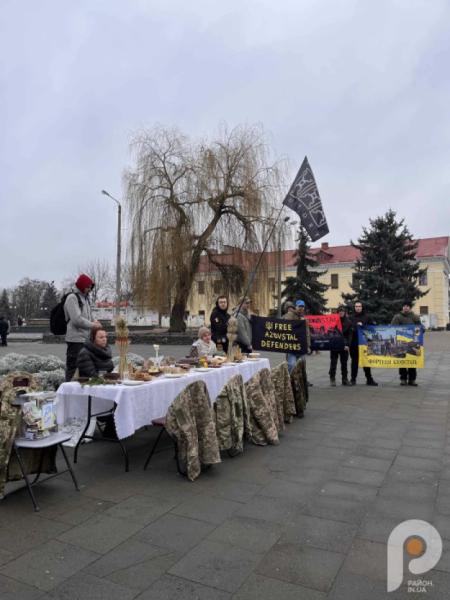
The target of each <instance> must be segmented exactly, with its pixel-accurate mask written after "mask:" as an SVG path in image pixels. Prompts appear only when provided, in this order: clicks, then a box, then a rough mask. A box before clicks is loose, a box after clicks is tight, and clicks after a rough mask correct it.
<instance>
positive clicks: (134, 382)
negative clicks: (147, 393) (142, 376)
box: [122, 379, 145, 385]
mask: <svg viewBox="0 0 450 600" xmlns="http://www.w3.org/2000/svg"><path fill="white" fill-rule="evenodd" d="M122 383H123V385H143V384H144V383H145V381H138V380H137V379H124V380H123V381H122Z"/></svg>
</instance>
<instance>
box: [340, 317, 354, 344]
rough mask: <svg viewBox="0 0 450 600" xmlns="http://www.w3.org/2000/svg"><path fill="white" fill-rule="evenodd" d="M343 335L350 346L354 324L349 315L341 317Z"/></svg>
mask: <svg viewBox="0 0 450 600" xmlns="http://www.w3.org/2000/svg"><path fill="white" fill-rule="evenodd" d="M341 326H342V335H343V336H344V340H345V345H346V346H350V342H351V339H352V331H353V326H352V322H351V321H350V319H349V318H348V317H345V316H344V317H341Z"/></svg>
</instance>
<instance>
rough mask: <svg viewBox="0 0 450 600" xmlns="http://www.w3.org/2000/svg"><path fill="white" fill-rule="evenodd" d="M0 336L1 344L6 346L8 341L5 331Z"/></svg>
mask: <svg viewBox="0 0 450 600" xmlns="http://www.w3.org/2000/svg"><path fill="white" fill-rule="evenodd" d="M1 337H2V346H7V345H8V342H7V337H8V334H7V333H2V334H1Z"/></svg>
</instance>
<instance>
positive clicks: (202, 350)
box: [189, 327, 217, 358]
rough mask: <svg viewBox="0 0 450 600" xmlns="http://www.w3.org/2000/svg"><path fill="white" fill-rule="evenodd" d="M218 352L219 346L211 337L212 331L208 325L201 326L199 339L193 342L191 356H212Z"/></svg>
mask: <svg viewBox="0 0 450 600" xmlns="http://www.w3.org/2000/svg"><path fill="white" fill-rule="evenodd" d="M215 354H217V346H216V344H215V343H214V342H213V341H212V339H211V331H210V330H209V329H208V327H200V329H199V330H198V340H196V341H195V342H194V343H193V344H192V348H191V352H190V354H189V356H191V357H199V358H200V356H206V357H208V356H210V357H211V358H212V357H213V356H214V355H215Z"/></svg>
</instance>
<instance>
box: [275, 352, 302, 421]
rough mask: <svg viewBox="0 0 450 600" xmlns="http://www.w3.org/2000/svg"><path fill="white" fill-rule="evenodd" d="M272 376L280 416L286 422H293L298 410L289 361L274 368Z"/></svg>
mask: <svg viewBox="0 0 450 600" xmlns="http://www.w3.org/2000/svg"><path fill="white" fill-rule="evenodd" d="M271 376H272V381H273V384H274V387H275V398H276V400H277V406H278V415H279V417H278V418H279V419H282V420H283V421H284V422H285V423H292V420H293V417H294V415H295V414H297V411H296V410H295V401H294V393H293V391H292V385H291V379H290V377H289V371H288V365H287V362H283V363H281V365H278V366H277V367H275V368H274V369H272V372H271Z"/></svg>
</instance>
